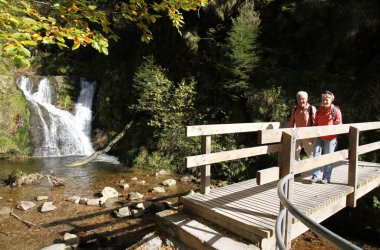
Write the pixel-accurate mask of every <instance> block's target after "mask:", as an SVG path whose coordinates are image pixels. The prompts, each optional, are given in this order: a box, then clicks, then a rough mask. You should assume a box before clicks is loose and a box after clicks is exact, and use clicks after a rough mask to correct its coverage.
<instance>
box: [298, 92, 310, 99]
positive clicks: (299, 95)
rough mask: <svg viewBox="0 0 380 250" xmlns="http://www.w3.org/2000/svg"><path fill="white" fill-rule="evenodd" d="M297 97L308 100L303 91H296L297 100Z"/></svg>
mask: <svg viewBox="0 0 380 250" xmlns="http://www.w3.org/2000/svg"><path fill="white" fill-rule="evenodd" d="M298 97H305V98H308V95H307V93H306V92H305V91H298V92H297V98H298Z"/></svg>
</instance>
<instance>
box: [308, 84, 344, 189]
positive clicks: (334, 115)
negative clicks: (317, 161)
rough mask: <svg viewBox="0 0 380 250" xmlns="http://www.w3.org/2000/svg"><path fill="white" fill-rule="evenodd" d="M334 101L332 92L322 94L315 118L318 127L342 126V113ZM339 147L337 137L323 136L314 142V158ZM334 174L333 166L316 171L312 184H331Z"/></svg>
mask: <svg viewBox="0 0 380 250" xmlns="http://www.w3.org/2000/svg"><path fill="white" fill-rule="evenodd" d="M333 101H334V94H333V93H332V92H330V91H325V92H323V93H322V105H321V106H320V107H319V109H318V110H317V114H316V116H315V125H316V126H326V125H338V124H342V113H341V111H340V109H339V108H338V107H336V106H334V104H332V102H333ZM336 145H337V136H336V135H328V136H321V137H318V138H316V139H315V140H314V144H313V147H314V157H316V156H320V155H322V154H329V153H332V152H334V151H335V149H336ZM331 174H332V166H331V164H328V165H326V166H324V167H322V168H317V169H314V171H313V176H312V178H311V183H316V182H317V181H320V182H321V183H323V184H326V183H330V180H331Z"/></svg>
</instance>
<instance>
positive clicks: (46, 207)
mask: <svg viewBox="0 0 380 250" xmlns="http://www.w3.org/2000/svg"><path fill="white" fill-rule="evenodd" d="M56 209H57V207H56V206H54V205H53V202H52V201H46V202H44V204H43V205H42V208H41V212H42V213H45V212H49V211H53V210H56Z"/></svg>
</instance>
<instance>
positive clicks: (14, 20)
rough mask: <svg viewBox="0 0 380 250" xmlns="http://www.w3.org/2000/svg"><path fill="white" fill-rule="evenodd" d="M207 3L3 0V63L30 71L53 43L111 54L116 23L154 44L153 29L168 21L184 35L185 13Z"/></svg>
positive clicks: (187, 0)
mask: <svg viewBox="0 0 380 250" xmlns="http://www.w3.org/2000/svg"><path fill="white" fill-rule="evenodd" d="M207 4H208V0H179V1H171V0H161V1H157V2H148V1H146V0H130V1H126V0H121V1H104V0H69V1H66V0H52V1H45V2H44V1H30V0H0V50H1V52H0V58H1V57H9V58H11V59H12V60H13V62H14V63H15V65H16V66H17V67H28V66H29V65H30V63H29V60H28V58H30V57H31V50H30V48H31V47H36V46H37V45H38V44H54V45H57V46H58V47H59V48H61V49H64V48H71V49H72V50H75V49H78V48H79V47H81V46H87V45H91V46H92V47H93V48H94V49H96V50H97V51H99V52H100V53H103V54H108V41H109V39H113V40H117V38H118V37H117V35H116V34H115V33H114V32H113V31H112V25H113V23H114V22H116V21H123V22H127V23H134V24H136V26H137V27H138V28H139V29H140V30H141V31H142V36H141V40H142V41H143V42H147V43H148V42H149V41H150V40H152V39H153V34H152V32H151V31H150V26H151V25H152V24H154V23H155V22H156V20H157V19H158V18H160V17H162V15H165V16H167V17H168V18H169V19H170V20H171V21H172V24H173V26H174V27H175V28H177V29H178V31H179V32H180V28H181V27H182V25H183V24H184V21H183V16H182V12H183V11H190V10H196V9H197V8H200V7H205V6H206V5H207Z"/></svg>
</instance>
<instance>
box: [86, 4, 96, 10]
mask: <svg viewBox="0 0 380 250" xmlns="http://www.w3.org/2000/svg"><path fill="white" fill-rule="evenodd" d="M88 8H89V9H90V10H96V8H97V6H96V5H90V6H88Z"/></svg>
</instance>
